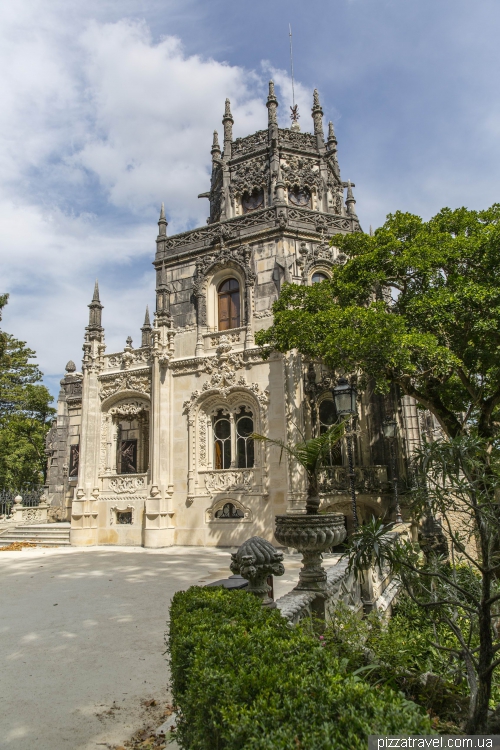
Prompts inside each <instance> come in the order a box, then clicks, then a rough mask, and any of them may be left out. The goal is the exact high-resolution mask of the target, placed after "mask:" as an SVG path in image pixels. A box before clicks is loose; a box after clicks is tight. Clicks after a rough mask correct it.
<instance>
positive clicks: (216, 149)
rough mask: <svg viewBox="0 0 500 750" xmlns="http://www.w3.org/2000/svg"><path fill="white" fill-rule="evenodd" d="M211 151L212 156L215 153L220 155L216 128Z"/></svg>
mask: <svg viewBox="0 0 500 750" xmlns="http://www.w3.org/2000/svg"><path fill="white" fill-rule="evenodd" d="M211 153H212V158H213V157H214V156H215V154H219V156H220V146H219V134H218V132H217V131H216V130H214V137H213V141H212V151H211Z"/></svg>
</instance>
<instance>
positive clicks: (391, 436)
mask: <svg viewBox="0 0 500 750" xmlns="http://www.w3.org/2000/svg"><path fill="white" fill-rule="evenodd" d="M382 430H383V432H384V437H385V438H387V440H388V441H389V451H390V455H391V470H392V486H393V490H394V502H395V505H396V523H403V516H402V515H401V508H400V507H399V494H398V475H397V471H396V435H397V424H396V420H395V419H390V418H388V419H386V420H385V422H384V423H383V424H382Z"/></svg>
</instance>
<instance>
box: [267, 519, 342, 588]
mask: <svg viewBox="0 0 500 750" xmlns="http://www.w3.org/2000/svg"><path fill="white" fill-rule="evenodd" d="M346 534H347V531H346V528H345V526H344V516H343V515H342V514H341V513H325V514H322V515H302V516H291V515H286V516H276V530H275V532H274V535H275V537H276V539H277V540H278V542H279V543H280V544H282V545H283V546H284V547H294V548H295V549H297V550H298V551H299V552H300V553H301V554H302V569H301V571H300V574H299V582H298V584H297V586H296V587H295V588H296V589H297V590H299V591H300V590H302V591H324V590H325V589H326V571H325V569H324V568H323V566H322V561H323V552H326V551H327V550H329V549H330V548H331V547H335V546H336V545H337V544H340V543H341V542H343V541H344V539H345V537H346Z"/></svg>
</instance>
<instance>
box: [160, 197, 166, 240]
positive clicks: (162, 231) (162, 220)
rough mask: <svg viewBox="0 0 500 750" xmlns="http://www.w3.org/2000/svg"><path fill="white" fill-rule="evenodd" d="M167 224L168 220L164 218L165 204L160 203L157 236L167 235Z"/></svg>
mask: <svg viewBox="0 0 500 750" xmlns="http://www.w3.org/2000/svg"><path fill="white" fill-rule="evenodd" d="M167 226H168V222H167V220H166V219H165V204H164V203H162V204H161V210H160V218H159V219H158V236H159V237H166V236H167Z"/></svg>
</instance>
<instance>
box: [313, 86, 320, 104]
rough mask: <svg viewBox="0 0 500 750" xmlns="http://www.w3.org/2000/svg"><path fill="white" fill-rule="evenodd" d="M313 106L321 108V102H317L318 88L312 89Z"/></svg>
mask: <svg viewBox="0 0 500 750" xmlns="http://www.w3.org/2000/svg"><path fill="white" fill-rule="evenodd" d="M313 107H320V108H321V104H320V103H319V94H318V89H314V92H313Z"/></svg>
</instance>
